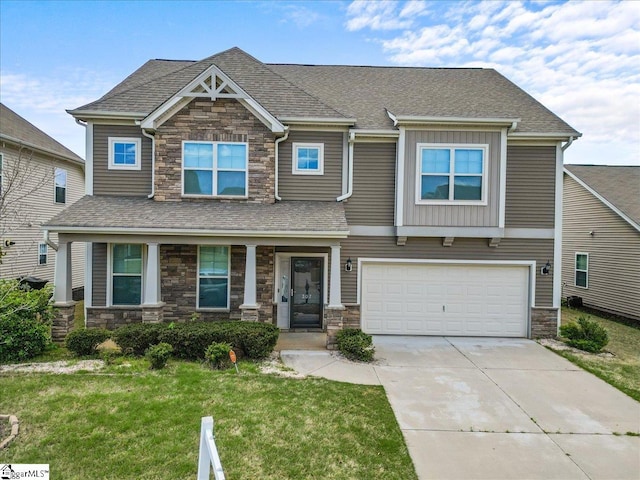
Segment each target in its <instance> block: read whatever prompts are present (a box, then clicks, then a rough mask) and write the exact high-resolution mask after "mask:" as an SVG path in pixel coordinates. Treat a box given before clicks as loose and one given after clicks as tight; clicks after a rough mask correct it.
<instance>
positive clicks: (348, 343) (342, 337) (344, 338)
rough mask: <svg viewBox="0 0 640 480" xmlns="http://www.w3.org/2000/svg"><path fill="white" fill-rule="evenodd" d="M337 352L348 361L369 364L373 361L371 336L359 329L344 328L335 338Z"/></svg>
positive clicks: (373, 351) (373, 350)
mask: <svg viewBox="0 0 640 480" xmlns="http://www.w3.org/2000/svg"><path fill="white" fill-rule="evenodd" d="M336 342H337V344H338V350H339V351H340V353H342V354H343V355H344V356H345V357H347V358H348V359H349V360H358V361H361V362H370V361H372V360H373V354H374V353H375V349H374V347H373V339H372V337H371V335H367V334H366V333H364V332H363V331H362V330H360V329H359V328H345V329H344V330H340V331H339V332H338V334H337V336H336Z"/></svg>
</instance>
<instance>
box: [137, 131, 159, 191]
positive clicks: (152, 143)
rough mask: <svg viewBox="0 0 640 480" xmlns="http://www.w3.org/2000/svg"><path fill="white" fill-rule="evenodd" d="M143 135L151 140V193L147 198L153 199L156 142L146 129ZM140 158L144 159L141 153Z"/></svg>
mask: <svg viewBox="0 0 640 480" xmlns="http://www.w3.org/2000/svg"><path fill="white" fill-rule="evenodd" d="M142 135H144V136H145V137H147V138H148V139H150V140H151V193H150V194H149V195H147V198H153V197H154V195H155V194H156V142H155V137H154V136H153V135H151V134H150V133H147V132H146V131H145V129H144V128H143V129H142ZM140 148H142V147H140ZM140 158H142V152H140Z"/></svg>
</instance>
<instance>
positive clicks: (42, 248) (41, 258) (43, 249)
mask: <svg viewBox="0 0 640 480" xmlns="http://www.w3.org/2000/svg"><path fill="white" fill-rule="evenodd" d="M47 253H48V251H47V244H46V243H39V244H38V265H46V264H47Z"/></svg>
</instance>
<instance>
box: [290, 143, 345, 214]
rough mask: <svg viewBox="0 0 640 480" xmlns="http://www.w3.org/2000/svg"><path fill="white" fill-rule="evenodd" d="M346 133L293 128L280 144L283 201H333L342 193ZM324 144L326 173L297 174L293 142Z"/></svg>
mask: <svg viewBox="0 0 640 480" xmlns="http://www.w3.org/2000/svg"><path fill="white" fill-rule="evenodd" d="M344 135H346V134H345V133H343V132H306V131H293V132H291V133H290V134H289V138H288V139H287V140H286V141H284V142H282V143H281V144H280V146H279V152H278V155H279V159H278V162H279V165H278V182H279V183H278V187H279V195H280V197H281V198H282V199H283V200H320V201H331V200H335V199H336V198H337V197H339V196H340V195H342V150H343V149H342V146H343V141H344ZM298 142H303V143H324V175H293V174H292V173H291V168H292V164H291V161H292V159H291V155H292V150H293V143H298Z"/></svg>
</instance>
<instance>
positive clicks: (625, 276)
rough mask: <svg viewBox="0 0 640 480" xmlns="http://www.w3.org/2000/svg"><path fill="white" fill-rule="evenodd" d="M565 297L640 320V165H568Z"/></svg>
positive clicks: (604, 310)
mask: <svg viewBox="0 0 640 480" xmlns="http://www.w3.org/2000/svg"><path fill="white" fill-rule="evenodd" d="M564 174H565V175H564V214H563V217H564V219H563V233H562V252H563V253H562V278H563V285H564V288H563V295H564V296H566V297H569V296H578V297H581V298H582V302H583V304H584V305H585V306H587V307H591V308H594V309H597V310H601V311H603V312H608V313H613V314H616V315H620V316H623V317H628V318H632V319H635V320H640V166H626V167H623V166H620V167H614V166H594V165H566V166H565V170H564Z"/></svg>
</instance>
